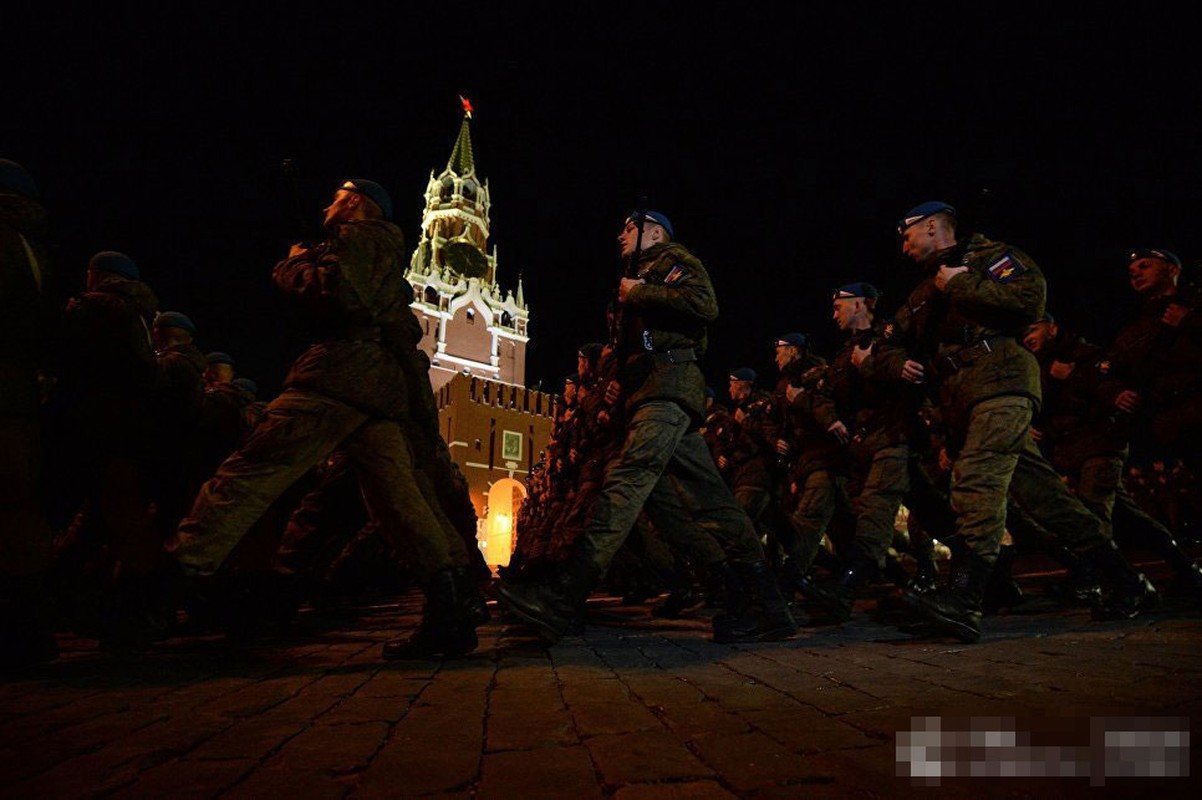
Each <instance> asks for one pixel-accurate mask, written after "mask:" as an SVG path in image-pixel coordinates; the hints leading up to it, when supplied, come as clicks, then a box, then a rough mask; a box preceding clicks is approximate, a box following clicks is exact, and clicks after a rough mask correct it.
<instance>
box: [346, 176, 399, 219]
mask: <svg viewBox="0 0 1202 800" xmlns="http://www.w3.org/2000/svg"><path fill="white" fill-rule="evenodd" d="M338 188H339V189H346V190H347V191H348V192H354V193H355V194H361V195H363V196H364V197H366V198H367V199H369V200H371V201H372V202H373V203H375V204H376V205H378V206H379V207H380V210H381V211H382V212H384V219H392V198H391V197H389V196H388V192H386V191H384V187H383V186H381V185H380V184H378V183H376V182H375V181H369V180H368V179H367V178H351V179H350V180H349V181H343V182H342V185H341V186H339V187H338Z"/></svg>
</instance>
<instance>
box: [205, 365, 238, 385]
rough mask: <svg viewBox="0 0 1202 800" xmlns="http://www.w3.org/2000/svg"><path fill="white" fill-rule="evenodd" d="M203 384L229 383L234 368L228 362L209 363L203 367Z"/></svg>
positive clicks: (232, 376)
mask: <svg viewBox="0 0 1202 800" xmlns="http://www.w3.org/2000/svg"><path fill="white" fill-rule="evenodd" d="M204 379H205V385H206V386H212V385H214V384H217V383H229V382H230V381H232V380H233V379H234V368H233V367H232V366H230V365H229V364H209V366H207V367H206V368H205V375H204Z"/></svg>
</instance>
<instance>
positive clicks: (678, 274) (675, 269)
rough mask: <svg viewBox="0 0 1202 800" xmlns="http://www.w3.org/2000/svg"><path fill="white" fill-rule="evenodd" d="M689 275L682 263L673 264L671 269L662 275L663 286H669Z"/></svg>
mask: <svg viewBox="0 0 1202 800" xmlns="http://www.w3.org/2000/svg"><path fill="white" fill-rule="evenodd" d="M688 276H689V269H688V267H686V266H685V265H684V264H674V265H672V269H670V270H668V274H667V275H665V276H664V286H671V285H672V284H674V283H676V282H677V281H679V280H683V279H684V278H687V277H688Z"/></svg>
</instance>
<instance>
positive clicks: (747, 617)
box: [713, 560, 797, 644]
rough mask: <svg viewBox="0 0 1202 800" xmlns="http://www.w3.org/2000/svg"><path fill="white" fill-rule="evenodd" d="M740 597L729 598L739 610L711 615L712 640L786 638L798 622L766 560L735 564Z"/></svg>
mask: <svg viewBox="0 0 1202 800" xmlns="http://www.w3.org/2000/svg"><path fill="white" fill-rule="evenodd" d="M733 566H734V571H735V573H736V574H737V575H738V582H739V590H740V593H741V594H742V598H740V599H732V600H731V601H730V606H731V608H736V607H737V608H738V610H739V613H738V614H737V615H733V614H731V613H729V612H728V613H727V614H725V615H722V616H721V617H715V618H714V623H713V624H714V641H715V642H720V643H723V644H727V643H731V642H774V641H779V640H781V639H787V638H789V637H790V636H792V635H793V634H794V633H796V632H797V623H796V622H795V621H794V619H793V615H792V614H790V613H789V605H788V603H786V602H785V597H784V595H782V594H781V592H780V586H779V585H778V584H777V582H776V576H774V575H773V574H772V570H770V569H768V562H767V561H763V560H761V561H752V562H746V563H741V564H736V565H733Z"/></svg>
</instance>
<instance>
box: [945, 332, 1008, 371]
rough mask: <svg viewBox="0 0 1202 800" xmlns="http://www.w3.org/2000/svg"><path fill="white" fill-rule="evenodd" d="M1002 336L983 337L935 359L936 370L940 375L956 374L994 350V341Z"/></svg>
mask: <svg viewBox="0 0 1202 800" xmlns="http://www.w3.org/2000/svg"><path fill="white" fill-rule="evenodd" d="M999 338H1001V337H997V336H995V337H993V338H992V339H982V340H981V341H979V342H977V343H976V344H970V345H967V346H965V347H961V348H960V349H959V350H957V351H956V352H954V353H949V354H947V355H943V356H940V357H939V358H937V359H935V363H934V365H933V366H934V367H935V372H936V373H937V374H939V375H940V376H944V377H946V376H948V375H955V374H956V373H957V372H959V371H960V370H962V369H964V368H965V367H970V366H972V365H973V364H975V363H977V362H978V361H980V360H981V359H983V358H985V356H987V355H989V354H990V353H992V352H993V342H994V341H996V340H997V339H999Z"/></svg>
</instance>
